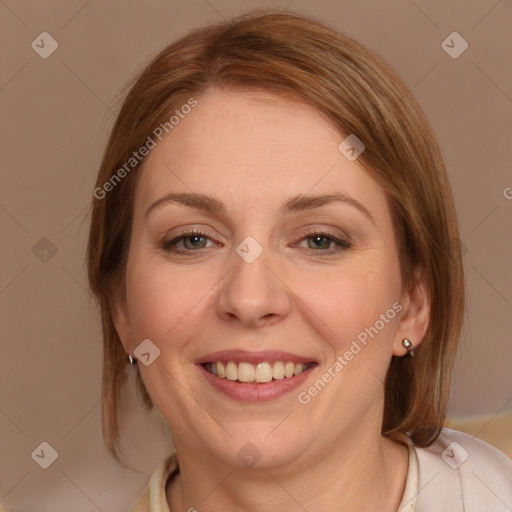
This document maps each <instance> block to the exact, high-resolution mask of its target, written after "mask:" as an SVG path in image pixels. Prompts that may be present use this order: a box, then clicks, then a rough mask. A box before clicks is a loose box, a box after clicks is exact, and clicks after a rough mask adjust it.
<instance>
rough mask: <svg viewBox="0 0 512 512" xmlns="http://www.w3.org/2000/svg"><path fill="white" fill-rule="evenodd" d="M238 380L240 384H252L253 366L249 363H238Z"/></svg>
mask: <svg viewBox="0 0 512 512" xmlns="http://www.w3.org/2000/svg"><path fill="white" fill-rule="evenodd" d="M229 364H230V363H228V365H229ZM233 364H234V363H233ZM238 380H239V381H240V382H254V366H253V365H252V364H249V363H239V364H238Z"/></svg>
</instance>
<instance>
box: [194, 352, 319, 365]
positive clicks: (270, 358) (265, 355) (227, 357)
mask: <svg viewBox="0 0 512 512" xmlns="http://www.w3.org/2000/svg"><path fill="white" fill-rule="evenodd" d="M217 361H233V362H238V363H239V362H246V363H252V364H258V363H262V362H269V363H270V362H274V361H283V362H288V361H290V362H292V363H316V361H315V359H313V358H311V357H309V358H308V357H303V356H299V355H297V354H292V353H290V352H282V351H278V350H260V351H258V352H251V351H249V350H236V349H235V350H220V351H218V352H212V353H210V354H207V355H205V356H202V357H199V358H197V359H196V360H195V361H194V362H195V364H204V363H215V362H217Z"/></svg>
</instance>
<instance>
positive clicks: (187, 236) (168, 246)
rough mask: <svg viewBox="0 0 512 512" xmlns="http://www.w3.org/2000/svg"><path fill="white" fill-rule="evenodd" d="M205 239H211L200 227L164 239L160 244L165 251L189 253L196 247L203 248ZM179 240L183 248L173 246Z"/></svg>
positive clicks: (194, 250) (195, 249)
mask: <svg viewBox="0 0 512 512" xmlns="http://www.w3.org/2000/svg"><path fill="white" fill-rule="evenodd" d="M207 240H211V238H209V237H208V235H207V233H205V232H204V231H201V230H200V229H193V230H191V231H189V232H187V233H182V234H181V235H180V236H178V237H176V238H173V239H172V240H167V241H165V240H164V241H163V242H162V244H161V246H162V249H163V250H164V251H166V252H170V253H176V254H184V255H190V254H191V253H193V252H196V251H197V249H205V248H206V247H205V242H206V241H207ZM181 242H183V247H184V248H185V250H183V249H180V248H176V247H175V246H177V245H178V244H179V243H181ZM210 247H211V246H210Z"/></svg>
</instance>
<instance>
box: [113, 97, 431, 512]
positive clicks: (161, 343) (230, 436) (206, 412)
mask: <svg viewBox="0 0 512 512" xmlns="http://www.w3.org/2000/svg"><path fill="white" fill-rule="evenodd" d="M343 138H344V136H342V135H340V133H339V132H338V131H337V130H336V129H335V128H334V127H333V126H332V125H331V124H330V123H329V122H328V120H327V119H326V118H324V117H323V116H322V115H321V114H319V113H318V112H317V111H316V110H314V109H313V108H312V107H310V106H308V105H305V104H303V103H301V102H300V101H298V100H294V99H293V98H291V97H281V96H276V95H274V94H271V93H269V92H265V91H260V92H255V91H250V92H249V91H234V90H218V89H210V90H209V91H207V92H206V93H204V94H203V95H202V96H200V97H198V106H197V107H196V108H194V110H193V111H192V112H191V113H190V114H189V115H188V116H187V117H186V118H185V119H183V120H181V121H180V124H179V125H178V126H177V127H176V128H175V129H174V130H173V131H172V132H171V133H170V134H169V135H168V136H167V137H166V138H164V140H163V141H162V142H160V143H159V144H158V146H157V147H156V148H155V149H154V150H152V152H151V153H150V155H149V156H148V158H147V160H146V162H145V167H144V170H143V174H142V176H141V180H140V182H139V185H138V188H137V193H136V198H135V205H134V223H133V229H132V237H131V246H130V252H129V257H128V263H127V269H126V281H125V289H123V290H117V292H116V296H115V299H114V317H115V324H116V328H117V331H118V333H119V335H120V338H121V340H122V343H123V346H124V349H125V350H126V352H127V353H132V354H133V351H134V350H135V348H136V347H137V345H138V344H139V343H140V342H141V341H142V340H144V339H146V338H148V339H150V340H152V342H153V343H154V344H155V345H157V346H158V347H159V349H160V351H161V353H160V356H159V357H158V358H156V359H155V360H154V362H153V363H152V364H151V365H149V366H144V365H143V364H141V363H140V362H138V366H139V371H140V372H141V374H142V377H143V379H144V382H145V385H146V388H147V390H148V392H149V394H150V396H151V397H152V399H153V401H154V403H155V405H156V407H157V408H158V410H159V411H160V413H161V414H162V416H163V417H164V418H165V420H166V421H167V423H168V424H169V426H170V429H171V432H172V436H173V440H174V443H175V446H176V449H177V453H178V457H179V463H180V474H179V475H178V476H177V477H176V478H174V479H172V480H170V481H169V482H168V485H167V499H168V502H169V506H170V508H171V510H180V511H181V510H189V508H190V507H194V508H195V509H197V510H198V511H200V512H203V511H204V512H208V511H214V510H222V508H221V507H224V510H251V511H265V512H267V511H268V510H270V509H271V510H282V511H292V510H293V511H296V510H302V509H301V507H304V510H305V509H307V510H308V511H309V512H314V511H320V510H322V511H324V510H344V511H349V510H359V511H374V510H381V511H385V512H386V511H389V512H391V511H396V510H397V508H398V505H399V503H400V500H401V497H402V494H403V490H404V486H405V481H406V474H407V467H408V454H407V448H406V447H405V445H403V444H402V443H400V442H397V441H393V440H390V439H387V438H384V437H382V436H381V431H380V430H381V424H382V413H383V406H384V386H383V382H384V379H385V375H386V371H387V368H388V365H389V363H390V359H391V356H392V355H397V356H403V355H405V354H406V349H405V348H404V347H403V345H402V340H403V338H409V339H411V340H413V342H414V344H415V346H417V345H418V344H419V343H420V342H421V340H422V339H423V336H424V334H425V331H426V328H427V325H428V319H429V302H428V293H427V290H426V288H425V284H424V281H423V279H422V278H421V272H420V271H418V272H417V273H416V277H417V280H416V282H415V284H414V286H407V287H405V286H404V283H402V278H401V274H400V264H399V257H398V249H397V246H396V237H395V233H394V229H393V225H392V221H391V216H390V211H389V207H388V204H387V201H386V197H385V194H384V192H383V190H382V189H381V188H380V186H379V185H378V184H377V182H376V181H375V180H374V179H373V178H372V177H371V176H370V175H369V174H368V172H366V171H365V170H364V169H363V168H362V166H361V165H360V163H359V162H358V161H357V160H355V161H353V162H351V161H349V160H348V159H347V158H346V157H345V156H344V155H343V154H342V153H341V152H340V151H339V150H338V145H339V144H340V142H341V141H342V140H343ZM171 192H196V193H203V194H209V195H213V196H215V197H216V198H217V199H219V200H220V201H222V202H223V203H224V204H225V207H226V208H225V211H224V212H221V213H218V214H211V213H207V212H203V211H200V210H195V209H193V208H189V207H187V206H185V205H181V204H177V203H166V204H164V205H160V206H158V207H155V208H153V209H152V210H151V212H150V213H148V214H147V216H145V212H146V211H147V209H148V208H149V207H150V206H151V205H152V204H153V203H155V202H156V201H157V200H159V199H160V198H162V197H163V196H165V195H166V194H168V193H171ZM335 192H338V193H342V194H345V195H348V196H350V197H351V198H353V199H355V200H357V201H358V202H359V203H361V204H362V205H363V206H364V207H365V208H366V209H367V210H368V212H369V213H370V215H371V218H370V216H368V215H367V214H365V213H364V212H362V211H360V210H359V209H357V208H356V207H355V206H353V205H352V204H349V203H346V202H339V203H332V204H329V205H324V206H321V207H319V208H315V209H313V210H309V211H298V212H293V213H289V214H287V215H285V216H283V215H282V214H280V213H279V211H278V210H279V206H280V204H281V203H282V202H283V201H285V200H286V199H288V198H289V197H291V196H296V195H301V194H310V195H323V194H332V193H335ZM190 228H200V229H202V230H203V231H205V232H206V233H207V238H199V239H194V237H193V235H192V237H190V235H189V238H187V239H182V240H181V241H180V242H177V244H175V245H174V246H173V248H175V249H181V250H188V251H189V253H193V255H191V256H190V255H189V256H185V255H180V254H176V253H173V252H169V251H165V250H164V249H163V248H162V240H167V241H169V240H172V239H174V238H176V237H179V236H180V235H182V234H183V233H187V230H189V229H190ZM312 228H319V229H322V230H327V231H328V235H327V236H331V235H332V236H334V237H337V238H339V239H342V240H349V241H350V243H351V246H350V247H349V248H341V250H339V251H338V252H334V251H335V250H336V248H337V247H338V248H339V246H337V245H336V243H334V242H332V241H331V242H330V240H331V239H329V238H327V239H320V240H319V241H316V242H315V236H316V235H314V234H313V235H311V231H312ZM247 236H251V237H253V238H254V239H255V240H256V241H257V242H258V243H259V245H260V246H261V248H262V249H263V252H262V254H261V255H260V256H259V257H258V258H257V259H256V260H255V261H254V262H253V263H250V264H249V263H247V262H246V261H244V260H243V259H242V258H241V257H240V256H239V255H238V254H237V252H236V250H235V249H236V247H237V246H238V245H239V244H240V243H241V242H242V241H243V240H244V239H245V238H246V237H247ZM184 244H186V245H184ZM195 247H198V248H195ZM194 251H195V252H194ZM329 251H333V253H332V254H330V255H325V253H326V252H329ZM322 254H324V255H322ZM395 302H399V303H400V304H401V305H402V310H401V312H400V314H397V315H396V316H395V318H394V319H393V320H391V321H389V322H388V323H386V324H385V326H384V328H383V329H382V330H380V331H379V333H378V335H377V336H375V337H374V338H373V339H370V341H369V343H368V344H367V346H366V347H364V349H362V350H361V351H360V352H359V353H358V354H357V355H355V356H354V358H353V359H352V360H351V361H350V362H349V364H348V365H347V366H346V367H345V368H344V369H343V370H342V371H341V372H339V374H337V376H336V377H335V378H333V379H332V380H331V382H329V383H328V385H326V386H325V388H324V389H322V391H321V392H320V393H318V395H317V396H315V397H314V398H312V399H311V401H310V403H308V404H307V405H303V404H301V403H299V402H298V400H297V395H298V393H299V392H300V391H304V390H307V388H308V387H309V386H311V385H312V384H313V383H314V382H315V381H316V380H317V379H319V378H320V376H321V375H322V374H323V373H324V372H325V371H327V369H328V368H329V367H330V366H332V364H333V362H334V361H335V358H336V357H337V356H338V355H343V354H344V353H345V352H346V351H347V350H348V349H349V347H350V345H351V343H352V340H355V339H356V337H357V335H358V334H359V333H360V332H362V331H364V329H365V328H367V327H370V326H373V325H375V322H376V321H377V320H378V319H379V318H380V315H381V314H383V313H385V312H386V311H387V310H388V309H389V308H391V306H392V304H394V303H395ZM225 349H246V350H253V351H258V350H283V351H288V352H292V353H295V354H299V355H302V356H308V357H309V358H311V360H316V361H318V366H317V367H316V368H314V370H313V371H312V372H311V373H310V375H309V377H308V378H307V380H306V381H305V383H304V385H302V386H300V388H299V389H298V390H297V391H292V392H291V393H288V394H286V395H284V396H282V397H279V398H277V399H275V400H272V401H269V402H264V403H241V402H237V401H235V400H233V399H231V398H229V397H226V396H224V395H222V394H220V393H219V392H218V391H216V390H214V389H213V388H212V386H211V385H210V384H209V383H208V382H207V381H206V380H205V379H204V377H203V375H202V374H201V372H200V371H199V370H198V368H197V367H196V365H195V364H194V363H193V361H194V359H196V358H198V357H200V356H204V355H206V354H208V353H211V352H213V351H217V350H225ZM247 442H251V443H253V444H254V445H255V446H256V447H257V449H258V450H259V452H260V453H261V459H260V460H259V461H258V463H257V464H256V465H255V466H253V467H252V468H247V467H245V466H244V464H243V463H242V462H241V460H239V458H238V457H237V452H238V451H239V450H240V449H241V448H242V447H243V446H244V445H245V444H246V443H247Z"/></svg>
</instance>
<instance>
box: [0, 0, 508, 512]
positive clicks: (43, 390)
mask: <svg viewBox="0 0 512 512" xmlns="http://www.w3.org/2000/svg"><path fill="white" fill-rule="evenodd" d="M287 5H289V8H290V9H293V10H296V11H298V12H304V13H309V14H314V15H316V16H317V17H318V18H320V19H323V20H326V21H328V22H331V23H333V24H335V25H336V26H338V27H339V28H340V29H342V30H344V31H345V32H347V33H348V34H350V35H353V36H355V37H356V38H358V39H359V40H361V41H362V42H363V43H366V44H367V45H369V46H370V47H372V48H373V49H375V50H377V51H378V52H380V53H381V54H382V55H383V56H384V57H385V58H386V59H387V60H389V61H390V62H391V64H392V65H394V66H395V67H396V68H397V70H398V71H399V73H400V74H401V75H402V76H403V77H404V79H405V80H406V82H407V84H409V86H410V87H411V88H412V89H413V92H414V94H415V95H416V96H417V97H418V98H419V100H420V102H421V104H422V105H423V107H424V109H425V110H426V112H427V115H428V116H429V118H430V120H431V122H432V124H433V125H434V128H435V130H436V132H437V134H438V136H439V138H440V141H441V143H442V147H443V150H444V154H445V155H446V159H447V163H448V166H449V169H450V173H451V179H452V183H453V187H454V193H455V197H456V201H457V206H458V209H459V214H460V222H461V227H462V233H463V242H464V244H465V247H466V249H467V252H466V254H465V265H466V270H467V279H468V285H469V288H468V299H469V308H468V314H467V322H466V325H465V328H464V333H463V340H462V344H461V350H460V354H459V358H458V361H457V367H456V372H455V381H454V383H453V393H452V400H451V408H450V415H451V417H456V416H459V417H466V416H472V417H477V420H476V424H477V425H479V426H478V427H475V426H474V425H473V426H472V427H471V428H473V429H474V432H473V433H476V434H477V435H478V436H482V437H485V432H486V431H488V432H490V431H491V430H492V428H493V426H495V427H496V426H497V425H499V424H502V425H506V426H505V429H508V430H505V433H504V434H503V430H502V433H501V436H502V437H501V441H500V440H499V439H497V438H496V439H494V438H492V439H491V441H493V442H495V443H496V444H500V443H509V442H512V427H511V424H510V423H508V424H506V423H504V422H503V417H504V416H503V415H504V414H505V413H507V412H508V413H510V412H511V411H512V372H511V364H510V361H511V357H512V338H511V334H512V321H511V318H512V276H511V268H512V265H511V262H512V238H511V234H512V222H511V220H512V200H510V199H507V198H506V197H505V195H506V193H507V190H508V191H509V192H510V194H509V197H510V196H512V189H507V187H512V174H511V171H510V162H511V161H512V149H511V142H510V136H511V119H512V66H510V63H511V62H512V33H511V32H510V27H511V26H512V2H510V1H506V0H501V1H497V0H472V1H448V2H444V1H437V0H415V1H414V2H413V1H412V0H393V1H386V2H382V1H380V0H366V1H343V0H342V1H340V0H338V1H327V0H315V2H311V3H310V2H306V1H304V0H294V1H291V2H290V0H286V1H284V2H270V1H268V2H264V1H244V2H237V1H235V0H208V1H206V0H190V1H187V2H185V1H181V2H180V1H176V0H174V1H164V0H152V1H145V2H142V1H139V2H135V1H129V2H127V1H123V2H121V1H99V0H92V1H87V0H74V1H67V2H66V1H57V0H52V1H46V2H36V1H28V0H20V1H15V0H0V19H1V32H2V41H3V44H2V45H1V47H0V52H1V57H2V61H1V62H2V67H1V70H0V105H1V109H2V125H1V134H0V141H1V145H2V148H1V155H2V163H1V169H2V187H1V188H0V226H1V233H2V261H1V266H0V269H1V270H0V311H1V315H2V317H1V323H0V325H1V345H0V348H1V352H0V354H1V356H0V379H1V388H0V390H1V391H0V393H1V394H0V433H1V436H0V501H1V502H2V503H4V504H5V505H6V506H7V509H8V510H11V511H24V512H25V511H35V510H37V511H38V512H46V511H48V512H49V511H51V512H58V511H70V510H73V511H74V512H80V511H96V510H102V511H109V512H117V511H119V512H121V511H125V510H127V509H128V508H129V505H130V504H131V503H132V502H133V501H134V499H135V498H136V496H137V495H138V494H139V493H140V492H141V490H142V489H143V487H144V486H145V485H146V483H147V479H148V476H149V474H150V473H151V471H152V470H153V468H154V467H155V466H156V465H157V464H158V462H159V461H160V460H161V459H162V458H163V457H164V455H165V454H166V453H167V452H168V450H169V439H168V436H167V434H165V432H164V430H163V429H161V428H159V426H158V424H157V423H156V421H155V420H154V419H152V418H147V417H146V418H145V417H142V416H141V414H140V411H139V410H138V409H137V407H136V405H134V404H132V405H131V407H130V406H129V405H130V404H128V410H129V411H130V413H129V415H128V417H127V420H126V426H125V447H126V450H127V453H128V455H129V457H128V459H129V462H130V463H131V464H132V465H133V466H134V467H136V468H137V470H138V471H128V470H123V469H122V468H121V467H119V466H118V465H116V464H115V463H114V462H113V461H112V460H111V458H110V457H109V456H108V454H107V453H106V452H105V450H104V448H103V445H102V441H101V432H100V401H101V394H100V370H101V339H100V332H99V328H98V323H97V320H96V317H95V314H94V308H93V305H92V303H91V301H90V296H89V294H88V292H87V287H86V276H85V266H84V251H85V247H86V239H87V231H88V223H89V218H88V216H87V208H88V205H89V202H90V198H91V194H92V189H93V184H94V180H95V175H96V171H97V168H98V164H99V162H100V158H101V154H102V150H103V148H104V144H105V142H106V137H107V134H108V131H109V129H110V127H111V125H112V122H113V116H114V113H115V99H116V95H117V92H118V90H119V87H120V86H121V85H122V84H123V83H124V82H125V81H126V80H127V79H128V78H129V77H131V76H132V75H133V73H134V72H135V71H136V70H138V69H140V67H141V65H142V64H143V62H145V61H147V60H148V59H149V58H150V56H151V55H154V53H155V52H156V51H158V50H159V49H161V48H162V47H163V46H164V45H165V44H167V43H168V42H170V41H171V40H173V39H175V38H176V37H178V36H180V35H181V34H183V33H184V32H186V31H187V30H188V29H190V28H192V27H196V26H198V25H201V24H203V23H206V22H214V21H218V20H220V19H221V18H228V17H230V16H232V15H235V14H238V13H241V12H242V11H244V10H247V9H249V8H254V7H266V6H275V7H283V8H284V7H286V6H287ZM43 31H46V32H49V33H50V34H51V35H52V37H53V38H55V40H56V41H57V42H58V45H59V46H58V49H57V50H56V51H55V52H54V53H53V54H52V55H51V56H50V57H49V58H47V59H42V58H41V57H40V56H39V55H38V54H37V53H36V52H35V51H34V50H33V49H32V48H31V43H32V41H33V40H35V39H36V37H37V36H38V35H39V34H40V33H41V32H43ZM453 31H457V32H459V33H460V34H461V35H462V37H463V38H464V39H465V40H466V41H467V42H468V43H469V48H468V49H467V50H466V51H465V52H464V53H463V54H462V55H461V56H460V57H459V58H458V59H453V58H451V57H450V56H449V55H448V54H447V53H446V52H445V51H444V50H443V48H442V47H441V43H442V41H443V40H444V39H445V38H446V37H447V36H448V35H449V34H450V33H451V32H453ZM42 237H47V238H48V239H49V240H51V242H52V243H53V244H54V246H55V248H56V250H57V252H56V253H55V254H52V252H51V251H50V252H49V253H48V254H47V256H46V258H47V261H46V262H44V261H41V259H40V258H41V257H43V256H44V253H41V251H42V250H44V249H45V247H46V246H45V245H44V244H47V242H41V244H42V245H41V246H37V247H38V250H36V251H35V252H36V254H34V252H33V247H34V246H35V245H36V244H37V242H38V241H39V240H40V239H41V238H42ZM46 248H47V247H46ZM478 417H479V418H480V419H478ZM500 421H501V423H500ZM491 437H492V436H491ZM43 441H46V442H48V443H50V445H51V446H52V447H53V448H54V449H55V450H56V451H57V452H58V459H57V460H56V461H55V463H54V464H53V465H52V466H51V467H50V468H48V469H46V470H44V469H42V468H40V467H39V466H38V465H37V464H36V462H35V461H34V460H33V459H32V457H31V453H32V452H33V450H35V449H36V447H38V446H39V445H40V443H41V442H43ZM501 447H502V449H505V445H504V444H502V445H501Z"/></svg>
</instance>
